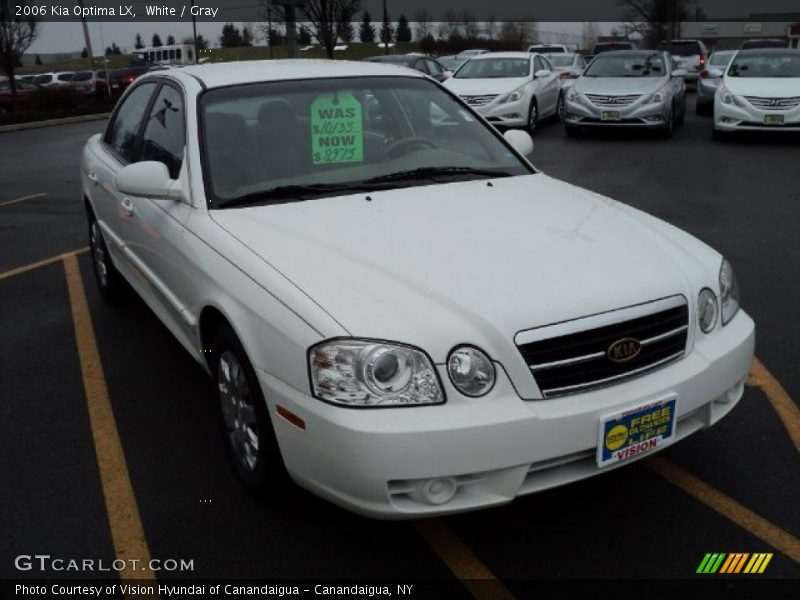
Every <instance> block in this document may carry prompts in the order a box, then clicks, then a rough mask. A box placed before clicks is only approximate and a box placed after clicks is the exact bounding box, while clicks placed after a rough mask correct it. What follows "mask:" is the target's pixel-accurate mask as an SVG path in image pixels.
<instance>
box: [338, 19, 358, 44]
mask: <svg viewBox="0 0 800 600" xmlns="http://www.w3.org/2000/svg"><path fill="white" fill-rule="evenodd" d="M336 37H338V38H339V39H340V40H341V41H343V42H344V43H345V44H349V43H350V42H352V41H353V38H354V37H355V31H353V24H352V23H351V22H350V21H339V22H338V23H337V24H336Z"/></svg>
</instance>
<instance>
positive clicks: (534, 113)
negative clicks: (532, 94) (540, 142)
mask: <svg viewBox="0 0 800 600" xmlns="http://www.w3.org/2000/svg"><path fill="white" fill-rule="evenodd" d="M538 126H539V107H538V106H537V105H536V100H531V107H530V108H529V109H528V127H527V129H528V133H530V134H531V136H533V135H534V134H535V133H536V128H537V127H538Z"/></svg>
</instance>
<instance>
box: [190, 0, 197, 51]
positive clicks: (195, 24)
mask: <svg viewBox="0 0 800 600" xmlns="http://www.w3.org/2000/svg"><path fill="white" fill-rule="evenodd" d="M192 8H194V0H192ZM191 13H192V37H193V38H194V64H197V61H198V56H197V21H196V20H195V17H194V10H192V11H191Z"/></svg>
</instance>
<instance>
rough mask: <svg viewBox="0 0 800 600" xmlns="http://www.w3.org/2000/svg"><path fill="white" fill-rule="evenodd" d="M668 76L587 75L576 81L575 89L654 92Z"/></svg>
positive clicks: (632, 92) (611, 93)
mask: <svg viewBox="0 0 800 600" xmlns="http://www.w3.org/2000/svg"><path fill="white" fill-rule="evenodd" d="M667 81H668V79H667V78H666V77H586V76H581V77H579V78H578V79H577V80H576V81H575V88H574V89H575V90H576V91H578V92H580V93H581V94H607V95H626V94H652V93H654V92H656V91H657V90H658V89H659V88H661V87H662V86H663V85H664V84H665V83H667Z"/></svg>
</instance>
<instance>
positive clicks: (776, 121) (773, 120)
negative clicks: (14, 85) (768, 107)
mask: <svg viewBox="0 0 800 600" xmlns="http://www.w3.org/2000/svg"><path fill="white" fill-rule="evenodd" d="M764 124H765V125H783V115H764Z"/></svg>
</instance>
